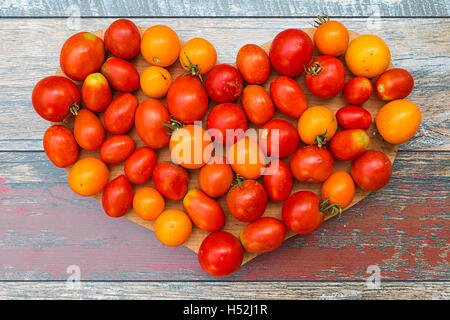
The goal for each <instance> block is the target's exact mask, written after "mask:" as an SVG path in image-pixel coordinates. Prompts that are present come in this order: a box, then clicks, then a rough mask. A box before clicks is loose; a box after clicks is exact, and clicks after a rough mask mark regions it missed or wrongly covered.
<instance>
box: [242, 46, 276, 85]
mask: <svg viewBox="0 0 450 320" xmlns="http://www.w3.org/2000/svg"><path fill="white" fill-rule="evenodd" d="M236 66H237V68H238V70H239V72H240V73H241V75H242V77H243V78H244V80H245V82H247V83H248V84H262V83H264V82H266V80H267V78H268V77H269V74H270V69H271V67H270V60H269V56H268V55H267V53H266V52H265V51H264V49H263V48H261V47H260V46H257V45H256V44H246V45H245V46H243V47H242V48H241V49H239V52H238V54H237V57H236Z"/></svg>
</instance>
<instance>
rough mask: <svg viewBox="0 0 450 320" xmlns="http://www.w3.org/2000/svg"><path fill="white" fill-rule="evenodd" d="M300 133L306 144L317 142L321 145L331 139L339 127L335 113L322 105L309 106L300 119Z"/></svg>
mask: <svg viewBox="0 0 450 320" xmlns="http://www.w3.org/2000/svg"><path fill="white" fill-rule="evenodd" d="M297 129H298V134H299V135H300V139H301V140H302V141H303V142H304V143H306V144H313V143H315V142H317V143H318V144H319V146H320V145H322V144H324V143H325V142H326V141H329V140H330V139H331V138H332V137H333V136H334V134H335V133H336V129H337V121H336V117H335V116H334V113H333V112H332V111H331V110H330V109H328V108H326V107H322V106H316V107H311V108H308V109H307V110H306V111H305V112H303V114H302V115H301V117H300V118H299V119H298V125H297Z"/></svg>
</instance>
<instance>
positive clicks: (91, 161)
mask: <svg viewBox="0 0 450 320" xmlns="http://www.w3.org/2000/svg"><path fill="white" fill-rule="evenodd" d="M108 181H109V169H108V166H107V165H106V164H105V163H104V162H103V161H102V160H100V159H98V158H94V157H86V158H83V159H80V160H78V161H77V162H76V163H75V164H74V165H73V167H72V168H71V169H70V171H69V186H70V189H72V191H73V192H75V193H76V194H79V195H80V196H85V197H89V196H93V195H96V194H97V193H99V192H101V191H102V190H103V188H104V187H105V186H106V184H107V183H108Z"/></svg>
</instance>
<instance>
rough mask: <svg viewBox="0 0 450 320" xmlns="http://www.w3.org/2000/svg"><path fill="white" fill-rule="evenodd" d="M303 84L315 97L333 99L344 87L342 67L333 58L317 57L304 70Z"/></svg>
mask: <svg viewBox="0 0 450 320" xmlns="http://www.w3.org/2000/svg"><path fill="white" fill-rule="evenodd" d="M305 83H306V86H307V87H308V89H309V91H310V92H311V93H312V94H313V95H315V96H316V97H319V98H331V97H334V96H335V95H337V94H338V93H339V92H341V91H342V89H343V88H344V85H345V68H344V65H343V64H342V62H341V61H340V60H339V59H337V58H335V57H333V56H320V57H317V58H316V59H314V60H313V61H312V62H311V64H310V65H309V67H308V69H306V75H305Z"/></svg>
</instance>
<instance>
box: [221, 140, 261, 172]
mask: <svg viewBox="0 0 450 320" xmlns="http://www.w3.org/2000/svg"><path fill="white" fill-rule="evenodd" d="M227 157H228V162H229V163H230V164H231V167H232V168H233V170H234V172H236V173H237V174H239V175H241V176H243V177H244V178H247V179H258V178H259V177H260V176H261V175H262V173H263V171H264V168H265V167H266V158H265V156H264V153H263V151H262V150H261V148H260V146H259V144H258V143H257V142H256V141H255V140H253V139H250V138H248V137H245V138H243V139H241V140H239V141H238V142H236V143H235V144H234V145H232V146H231V147H230V148H229V149H228V153H227Z"/></svg>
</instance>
